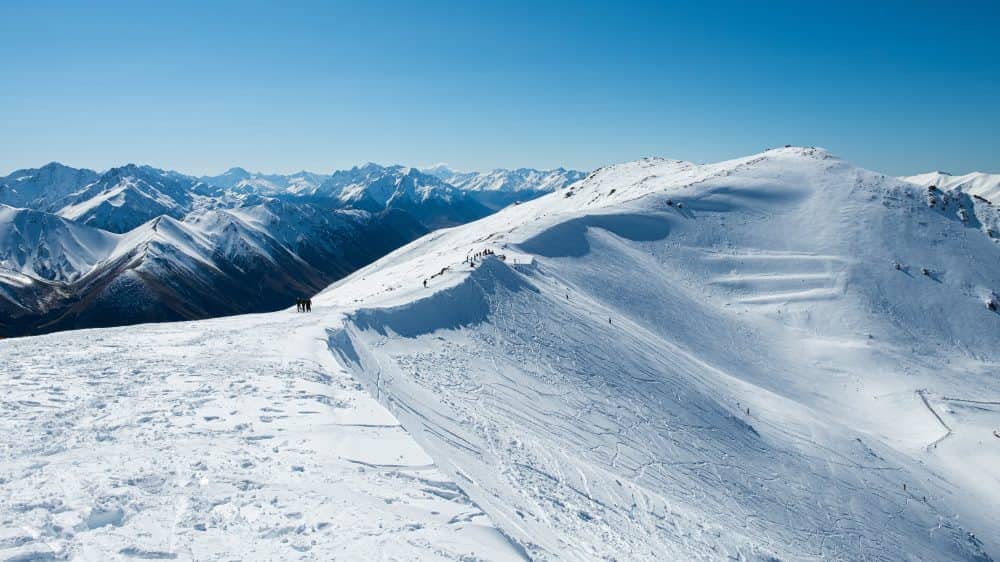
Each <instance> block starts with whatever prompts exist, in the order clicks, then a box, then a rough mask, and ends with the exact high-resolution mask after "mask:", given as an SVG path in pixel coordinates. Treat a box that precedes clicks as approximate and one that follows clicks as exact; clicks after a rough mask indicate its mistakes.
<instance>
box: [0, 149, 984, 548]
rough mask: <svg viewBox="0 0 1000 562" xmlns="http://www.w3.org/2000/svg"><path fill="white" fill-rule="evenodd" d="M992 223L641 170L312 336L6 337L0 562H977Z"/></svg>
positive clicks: (837, 176)
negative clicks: (234, 561)
mask: <svg viewBox="0 0 1000 562" xmlns="http://www.w3.org/2000/svg"><path fill="white" fill-rule="evenodd" d="M932 197H933V198H934V204H933V206H931V204H930V203H929V199H930V198H932ZM960 211H962V212H960ZM988 229H996V211H995V209H993V208H992V207H991V206H988V205H984V204H980V203H978V202H976V201H973V200H971V198H952V199H947V200H946V199H945V198H944V195H943V194H941V193H937V194H930V195H929V194H928V192H927V190H926V189H925V188H923V187H919V186H916V185H913V184H909V183H906V182H903V181H901V180H897V179H894V178H887V177H885V176H881V175H879V174H875V173H871V172H867V171H864V170H860V169H858V168H855V167H853V166H851V165H850V164H848V163H845V162H843V161H841V160H839V159H837V158H835V157H833V156H831V155H830V154H828V153H826V152H825V151H822V150H818V149H808V148H786V149H777V150H772V151H768V152H766V153H763V154H759V155H755V156H751V157H747V158H743V159H738V160H734V161H729V162H723V163H719V164H712V165H695V164H691V163H685V162H678V161H670V160H660V159H647V160H642V161H638V162H633V163H629V164H623V165H620V166H613V167H609V168H605V169H601V170H598V171H596V172H594V173H593V174H591V175H590V176H589V177H588V178H586V179H584V180H583V181H581V182H580V183H577V184H575V185H574V186H572V187H571V188H568V189H564V190H562V191H559V192H556V193H554V194H552V195H549V196H546V197H543V198H541V199H538V200H535V201H532V202H530V203H526V204H522V205H517V206H513V207H510V208H507V209H505V210H504V211H501V212H500V213H497V214H495V215H492V216H490V217H487V218H486V219H483V220H480V221H477V222H475V223H471V224H468V225H465V226H462V227H457V228H453V229H448V230H442V231H437V232H435V233H432V234H430V235H428V236H426V237H424V238H422V239H420V240H418V241H416V242H414V243H412V244H410V245H408V246H406V247H404V248H401V249H400V250H397V251H396V252H394V253H392V254H390V255H388V256H386V257H385V258H383V259H382V260H380V261H378V262H376V263H375V264H373V265H371V266H369V267H367V268H365V269H362V270H360V271H358V272H356V273H355V274H353V275H352V276H350V277H348V278H346V279H345V280H343V281H341V282H339V283H337V284H335V285H333V286H331V287H330V288H329V289H327V290H326V291H325V292H324V293H322V294H321V295H318V296H317V297H315V298H314V299H313V304H314V306H313V309H314V312H313V313H312V314H296V313H294V312H291V311H285V312H279V313H275V314H270V315H256V316H245V317H234V318H225V319H217V320H212V321H205V322H196V323H183V324H169V325H149V326H139V327H130V328H125V329H110V330H90V331H80V332H67V333H63V334H55V335H52V336H44V337H38V338H26V339H22V340H10V341H3V342H0V372H3V373H7V374H6V375H4V377H3V378H2V379H0V381H2V384H3V388H2V391H3V394H2V396H3V400H4V410H3V411H4V412H5V413H4V414H3V417H2V420H0V423H2V424H3V426H2V429H3V431H2V432H0V440H2V441H0V443H2V448H0V451H2V452H3V456H2V457H0V523H2V525H0V527H2V528H4V529H5V530H4V531H3V532H4V533H5V535H3V536H2V537H0V559H18V558H17V557H22V558H21V559H31V558H30V557H31V556H36V557H37V558H40V559H44V558H45V556H49V557H56V558H60V557H66V558H78V559H88V558H87V556H90V557H98V558H108V557H111V558H130V557H146V558H150V557H165V558H171V557H175V558H178V559H199V560H201V559H219V560H223V559H231V558H233V557H236V558H242V559H329V558H338V559H372V558H373V557H374V558H386V559H388V558H396V559H413V558H431V559H433V558H445V559H454V558H459V557H461V556H466V557H467V558H471V559H475V558H481V559H491V560H492V559H517V558H531V559H538V560H549V559H553V560H554V559H566V560H592V559H602V558H603V559H616V560H643V559H646V560H663V559H666V560H671V559H678V560H680V559H683V560H696V559H706V560H717V559H725V558H727V557H729V558H733V559H760V560H767V559H782V560H818V559H848V560H988V559H990V558H991V557H992V558H993V559H996V558H1000V542H998V540H997V537H998V536H1000V514H998V513H997V510H996V508H995V506H996V505H1000V492H998V490H1000V487H998V486H997V485H998V484H1000V439H997V438H995V437H994V436H993V433H992V432H993V431H994V430H995V429H997V428H1000V404H998V402H1000V379H998V373H1000V371H998V359H1000V357H998V355H1000V348H998V346H997V342H998V339H997V334H998V333H1000V332H998V328H1000V317H998V316H997V314H996V313H995V312H992V311H990V310H988V309H987V307H986V306H985V303H986V302H987V301H988V300H989V299H990V298H991V295H992V291H994V290H1000V260H997V257H998V248H997V245H996V243H995V242H994V240H993V239H991V238H990V237H989V236H988V234H987V233H986V232H985V231H986V230H988ZM485 249H490V250H492V251H494V252H495V253H496V254H501V255H503V256H504V258H505V259H503V260H501V259H499V258H498V257H495V256H494V257H485V258H477V259H474V260H472V261H473V265H470V264H469V262H468V261H467V258H468V257H469V256H470V255H472V254H474V253H476V252H481V251H483V250H485ZM897 264H898V266H899V267H898V269H897V267H896V265H897ZM923 270H926V271H927V274H926V275H925V274H924V273H923ZM425 280H426V281H427V287H426V288H425V287H424V284H423V282H424V281H425ZM376 402H378V403H381V404H382V405H384V406H385V408H384V409H381V408H380V407H378V406H376ZM272 409H273V410H277V411H271V410H272ZM282 416H287V417H282ZM397 420H398V423H401V425H402V427H397V425H396V424H397ZM382 426H385V427H382ZM404 430H405V431H404ZM246 461H249V463H250V464H246V465H245V464H244V463H245V462H246ZM244 482H248V483H249V484H244ZM46 549H48V550H46Z"/></svg>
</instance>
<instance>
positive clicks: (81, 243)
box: [0, 204, 118, 281]
mask: <svg viewBox="0 0 1000 562" xmlns="http://www.w3.org/2000/svg"><path fill="white" fill-rule="evenodd" d="M117 242H118V237H117V236H115V235H114V234H111V233H109V232H105V231H103V230H99V229H96V228H90V227H88V226H84V225H81V224H77V223H75V222H72V221H69V220H66V219H63V218H61V217H59V216H56V215H52V214H49V213H43V212H41V211H33V210H30V209H16V208H13V207H9V206H7V205H2V204H0V268H3V269H7V270H10V271H16V272H18V273H21V274H24V275H29V276H32V277H37V278H41V279H45V280H48V281H73V280H75V279H77V278H79V277H80V276H81V275H83V274H85V273H87V272H88V271H90V269H91V268H93V267H94V265H95V264H96V263H97V262H99V261H100V260H101V259H102V258H103V257H104V256H105V255H107V254H108V253H109V252H110V251H111V249H112V248H114V247H115V245H116V244H117Z"/></svg>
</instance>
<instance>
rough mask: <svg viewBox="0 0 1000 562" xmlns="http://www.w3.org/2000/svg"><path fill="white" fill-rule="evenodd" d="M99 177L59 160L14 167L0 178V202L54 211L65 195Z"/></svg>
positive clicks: (12, 205)
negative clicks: (18, 167) (38, 165)
mask: <svg viewBox="0 0 1000 562" xmlns="http://www.w3.org/2000/svg"><path fill="white" fill-rule="evenodd" d="M98 177H100V176H99V175H98V173H97V172H94V171H93V170H87V169H76V168H70V167H69V166H64V165H62V164H59V163H58V162H52V163H49V164H46V165H44V166H42V167H41V168H33V169H26V170H17V171H15V172H13V173H11V174H10V175H9V176H7V177H0V204H4V205H10V206H11V207H23V208H29V209H36V210H39V211H47V212H54V211H56V210H57V209H58V208H59V207H61V203H63V200H64V199H65V198H66V197H68V196H69V195H70V194H72V193H74V192H76V191H77V190H79V189H81V188H82V187H84V186H86V185H88V184H90V183H93V182H95V181H97V179H98Z"/></svg>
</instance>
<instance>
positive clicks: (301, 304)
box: [295, 298, 313, 312]
mask: <svg viewBox="0 0 1000 562" xmlns="http://www.w3.org/2000/svg"><path fill="white" fill-rule="evenodd" d="M312 309H313V301H312V299H309V298H304V299H295V312H312Z"/></svg>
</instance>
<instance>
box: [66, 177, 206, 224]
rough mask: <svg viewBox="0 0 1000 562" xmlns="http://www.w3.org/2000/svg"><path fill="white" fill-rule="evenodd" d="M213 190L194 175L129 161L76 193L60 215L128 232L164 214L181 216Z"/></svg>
mask: <svg viewBox="0 0 1000 562" xmlns="http://www.w3.org/2000/svg"><path fill="white" fill-rule="evenodd" d="M212 194H213V190H212V189H211V187H210V186H208V185H207V184H204V183H202V182H200V181H198V180H196V179H195V178H192V177H189V176H185V175H183V174H179V173H177V172H169V171H164V170H158V169H156V168H152V167H150V166H137V165H135V164H128V165H126V166H122V167H120V168H112V169H111V170H108V171H107V172H105V173H104V174H102V175H101V177H100V178H98V179H97V180H96V181H95V182H93V183H91V184H88V185H87V186H85V187H84V188H83V189H81V190H80V191H77V192H76V193H73V194H72V195H70V196H69V197H68V198H67V199H66V200H65V202H66V204H65V205H64V206H63V207H62V208H60V209H59V210H58V214H59V216H61V217H64V218H67V219H70V220H73V221H76V222H79V223H82V224H86V225H90V226H93V227H96V228H101V229H104V230H108V231H111V232H118V233H122V232H126V231H129V230H132V229H133V228H135V227H137V226H139V225H141V224H143V223H145V222H147V221H149V220H151V219H153V218H156V217H158V216H161V215H165V216H170V217H174V218H181V217H183V216H184V215H185V214H187V213H188V212H190V211H191V210H192V209H193V208H194V206H195V203H196V202H197V201H198V199H199V197H205V196H208V195H212Z"/></svg>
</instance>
